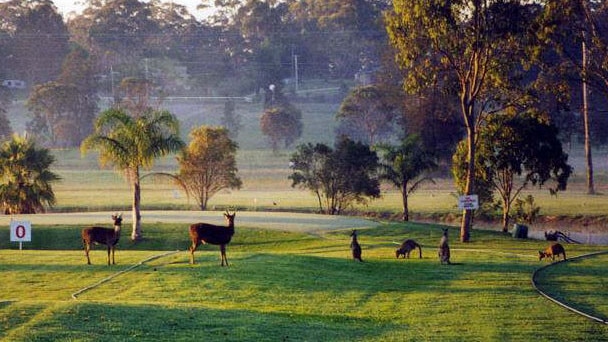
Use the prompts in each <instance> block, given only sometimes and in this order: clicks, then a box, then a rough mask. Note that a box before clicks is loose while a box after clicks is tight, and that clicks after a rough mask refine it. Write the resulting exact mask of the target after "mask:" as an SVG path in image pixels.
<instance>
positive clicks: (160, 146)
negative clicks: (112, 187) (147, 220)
mask: <svg viewBox="0 0 608 342" xmlns="http://www.w3.org/2000/svg"><path fill="white" fill-rule="evenodd" d="M183 147H184V143H183V141H182V140H181V139H180V137H179V122H178V121H177V118H176V117H175V116H174V115H173V114H171V113H169V112H167V111H153V110H148V111H146V112H144V113H141V114H140V115H139V116H137V117H133V116H130V115H129V114H127V112H125V111H124V110H121V109H115V108H112V109H108V110H106V111H104V112H102V113H101V114H100V115H99V117H98V118H97V121H96V122H95V131H94V132H93V134H91V135H90V136H88V137H87V138H86V139H85V140H84V141H83V142H82V144H81V150H82V152H83V153H86V152H87V151H88V150H90V149H95V150H98V151H99V161H100V163H101V164H102V166H104V165H107V164H109V165H113V166H114V167H115V168H117V169H119V170H120V171H123V172H124V174H125V177H126V179H127V181H128V182H129V184H130V185H131V188H132V190H133V230H132V233H131V239H132V240H133V241H138V240H140V239H141V238H142V235H141V214H140V205H141V184H140V178H141V176H140V169H141V168H142V167H143V168H151V167H152V166H153V164H154V160H155V159H156V158H159V157H162V156H165V155H167V154H170V153H174V152H178V151H180V150H181V149H182V148H183Z"/></svg>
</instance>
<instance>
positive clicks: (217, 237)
mask: <svg viewBox="0 0 608 342" xmlns="http://www.w3.org/2000/svg"><path fill="white" fill-rule="evenodd" d="M235 216H236V213H234V214H230V213H229V212H228V210H226V212H225V213H224V218H225V219H226V226H216V225H214V224H209V223H195V224H193V225H191V226H190V240H192V245H191V246H190V247H188V250H189V251H190V263H191V264H194V251H196V249H197V248H198V246H200V245H201V243H210V244H212V245H219V246H220V259H221V265H222V267H223V266H224V263H225V264H226V266H228V259H227V258H226V245H227V244H228V243H229V242H230V240H231V239H232V236H233V235H234V217H235Z"/></svg>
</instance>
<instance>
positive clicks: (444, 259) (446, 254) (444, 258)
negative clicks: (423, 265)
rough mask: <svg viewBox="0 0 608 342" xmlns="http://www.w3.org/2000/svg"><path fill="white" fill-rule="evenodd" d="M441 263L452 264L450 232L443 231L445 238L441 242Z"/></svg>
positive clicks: (445, 229)
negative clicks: (449, 241)
mask: <svg viewBox="0 0 608 342" xmlns="http://www.w3.org/2000/svg"><path fill="white" fill-rule="evenodd" d="M438 254H439V261H440V262H441V264H444V263H446V264H448V265H449V264H450V246H449V245H448V230H447V228H444V229H443V236H442V237H441V240H439V252H438Z"/></svg>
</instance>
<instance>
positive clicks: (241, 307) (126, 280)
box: [0, 212, 608, 341]
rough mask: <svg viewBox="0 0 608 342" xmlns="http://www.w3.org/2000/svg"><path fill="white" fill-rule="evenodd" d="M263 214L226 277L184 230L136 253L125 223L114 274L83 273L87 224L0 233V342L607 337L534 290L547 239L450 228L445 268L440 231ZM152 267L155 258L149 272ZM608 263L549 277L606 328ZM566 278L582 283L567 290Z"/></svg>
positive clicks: (243, 237)
mask: <svg viewBox="0 0 608 342" xmlns="http://www.w3.org/2000/svg"><path fill="white" fill-rule="evenodd" d="M102 214H103V213H102ZM150 214H151V213H150ZM199 214H200V213H199ZM215 214H216V215H217V216H219V215H220V213H219V212H216V213H215ZM262 214H263V213H245V212H242V213H238V214H237V220H236V233H235V236H234V238H233V241H232V242H231V244H230V245H229V246H228V251H227V256H228V260H229V262H230V264H231V266H230V267H224V268H222V267H220V266H219V250H218V247H217V246H210V245H206V246H203V247H202V248H201V249H200V250H199V251H197V253H196V254H195V260H196V261H197V263H196V264H195V265H190V264H189V263H188V254H187V252H186V248H187V246H188V243H189V242H188V238H187V224H186V223H182V222H181V221H179V222H172V223H164V222H166V221H165V220H164V219H160V218H159V219H158V222H150V221H144V222H147V223H144V226H143V231H144V238H145V240H144V241H143V242H141V243H139V244H137V245H133V244H131V243H130V242H129V241H128V233H129V231H130V225H129V222H125V224H124V226H123V230H124V231H123V239H122V240H121V242H120V243H119V247H118V251H117V253H116V259H117V263H118V265H115V266H111V267H108V266H107V265H105V262H106V259H105V258H106V255H105V251H104V250H103V249H101V248H99V247H97V248H96V249H94V250H93V252H92V262H93V265H90V266H88V265H86V264H85V263H86V261H85V258H84V254H83V252H82V248H81V246H80V241H79V233H80V229H81V228H82V225H80V224H78V225H68V224H67V223H65V222H59V223H56V224H52V225H51V224H42V223H39V224H38V223H37V224H36V226H35V232H34V234H35V235H34V236H35V237H37V238H36V239H35V241H32V243H30V244H26V245H25V250H23V251H19V250H16V249H15V248H16V246H15V245H14V244H9V243H8V242H6V240H8V234H5V232H3V233H2V235H0V237H1V240H0V241H1V242H0V248H1V249H0V277H2V283H1V285H0V338H1V339H2V340H5V341H55V340H61V341H100V340H104V341H129V340H131V341H180V340H183V341H532V340H557V341H605V340H608V326H606V325H603V324H599V323H596V322H593V321H591V320H589V319H587V318H583V317H581V316H579V315H577V314H574V313H572V312H570V311H567V310H565V309H563V308H561V307H559V306H557V305H555V304H553V303H551V302H549V301H548V300H547V299H545V298H543V297H541V296H540V295H538V293H537V292H536V291H535V290H534V289H533V287H532V285H531V275H532V273H533V271H534V270H535V269H537V268H539V267H540V266H541V265H544V264H545V263H544V262H542V263H541V262H539V261H538V257H537V253H538V252H537V250H539V249H541V248H543V247H545V246H546V244H547V242H546V241H532V240H514V239H512V238H511V237H509V236H505V235H502V234H500V233H496V232H487V231H477V230H476V231H473V234H472V241H473V242H471V243H467V244H462V243H459V242H458V241H457V240H458V239H457V235H458V232H457V230H456V229H450V234H451V240H450V245H451V248H452V262H453V263H454V265H451V266H446V265H443V266H441V265H439V261H438V259H437V256H436V244H437V242H438V241H439V238H440V235H441V227H440V226H437V225H423V224H415V223H407V224H402V223H390V224H389V223H380V222H378V223H373V222H370V221H364V220H360V221H356V219H355V221H348V220H347V221H341V220H340V219H337V218H328V219H329V220H334V221H333V222H332V221H330V222H323V221H322V220H321V218H322V217H319V216H317V215H313V216H307V215H296V214H287V213H283V214H278V213H277V214H273V215H269V216H268V217H267V218H266V221H267V222H265V220H264V217H263V216H262ZM166 215H169V216H170V215H171V213H170V212H169V213H167V214H166ZM292 215H293V216H292ZM149 216H150V215H149ZM101 217H103V215H101V216H100V218H101ZM144 217H146V216H144ZM281 217H282V218H281ZM307 217H308V218H310V220H309V221H307ZM169 218H171V216H170V217H169ZM239 218H240V219H241V221H239ZM347 219H348V218H347ZM144 220H145V219H144ZM349 220H352V219H349ZM169 221H170V220H169ZM95 222H97V221H95ZM101 222H104V221H101ZM101 222H100V223H101ZM218 222H219V221H218ZM281 222H282V223H281ZM288 223H291V224H290V225H289V224H288ZM281 224H283V225H285V228H283V229H281V228H280V227H279V226H280V225H281ZM108 225H109V224H108ZM355 227H356V228H357V229H358V231H359V241H360V243H361V245H362V247H363V260H364V261H365V262H363V263H358V262H355V261H353V260H352V259H351V258H350V251H349V248H348V246H349V234H350V231H351V228H355ZM405 238H414V239H416V240H417V241H418V242H420V243H421V244H422V245H423V258H422V259H418V254H417V252H414V253H412V258H411V259H409V260H404V259H398V260H397V259H395V254H394V253H395V249H396V248H397V245H396V243H398V242H401V241H402V240H403V239H405ZM8 248H10V249H8ZM566 249H567V251H568V255H569V257H574V256H577V255H583V254H587V253H590V252H594V251H598V250H601V248H600V247H598V246H580V245H576V246H575V245H567V246H566ZM178 250H179V251H178ZM154 256H158V258H155V259H150V260H149V261H145V260H148V259H149V258H151V257H154ZM607 259H608V258H607V257H606V256H605V255H604V256H599V257H598V259H597V260H596V261H594V259H586V261H585V262H577V263H572V264H569V263H566V264H564V265H567V266H568V267H567V270H565V271H564V269H565V268H562V267H561V264H560V265H558V266H557V267H559V268H560V271H559V272H558V273H557V274H555V273H551V274H548V275H547V276H546V277H541V278H542V280H543V286H544V287H549V288H550V289H552V290H553V291H554V292H556V295H558V296H561V297H562V298H566V299H568V300H570V299H572V300H574V301H573V302H574V303H580V305H582V306H583V307H584V309H586V310H590V311H592V312H593V313H594V314H596V315H603V316H604V317H606V315H607V314H608V312H606V310H607V307H608V306H607V303H608V289H607V288H606V283H607V282H606V274H608V273H607V272H608V266H607V265H608V264H607V263H606V261H607ZM134 265H137V266H136V267H135V266H134ZM121 272H122V273H121ZM569 275H576V277H573V278H570V277H569ZM104 279H107V280H106V281H103V282H101V283H99V284H98V285H97V286H94V287H92V288H90V289H87V290H85V291H83V292H80V293H79V294H78V296H77V298H76V299H74V298H72V294H74V293H76V292H78V291H79V290H83V289H86V288H87V287H89V286H91V285H95V284H96V283H98V282H100V281H102V280H104ZM570 279H572V280H575V283H570V284H569V280H570ZM554 281H555V283H556V285H555V286H553V285H552V283H553V282H554ZM581 297H584V299H583V300H576V299H580V298H581Z"/></svg>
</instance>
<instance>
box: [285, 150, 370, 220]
mask: <svg viewBox="0 0 608 342" xmlns="http://www.w3.org/2000/svg"><path fill="white" fill-rule="evenodd" d="M290 162H291V165H292V166H291V168H292V169H293V170H294V172H293V173H292V174H291V175H290V176H289V177H288V178H289V179H291V180H292V187H296V186H299V187H301V188H304V189H308V190H310V191H312V192H313V193H314V194H315V195H316V197H317V199H318V201H319V209H320V210H321V211H323V212H325V213H326V214H330V215H334V214H339V213H340V212H341V211H342V210H343V209H346V208H347V207H349V206H350V205H352V204H353V203H354V202H357V203H366V202H367V198H377V197H379V196H380V185H379V181H378V178H377V175H376V173H377V168H378V156H377V155H376V153H375V152H373V151H370V149H369V147H368V146H367V145H364V144H362V143H359V142H354V141H352V140H350V139H348V138H343V139H341V140H340V141H339V142H338V143H337V145H336V148H335V149H331V148H330V147H328V146H327V145H325V144H316V145H312V144H311V143H308V144H303V145H299V146H298V147H297V149H296V152H295V153H294V154H293V155H292V156H291V158H290Z"/></svg>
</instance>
